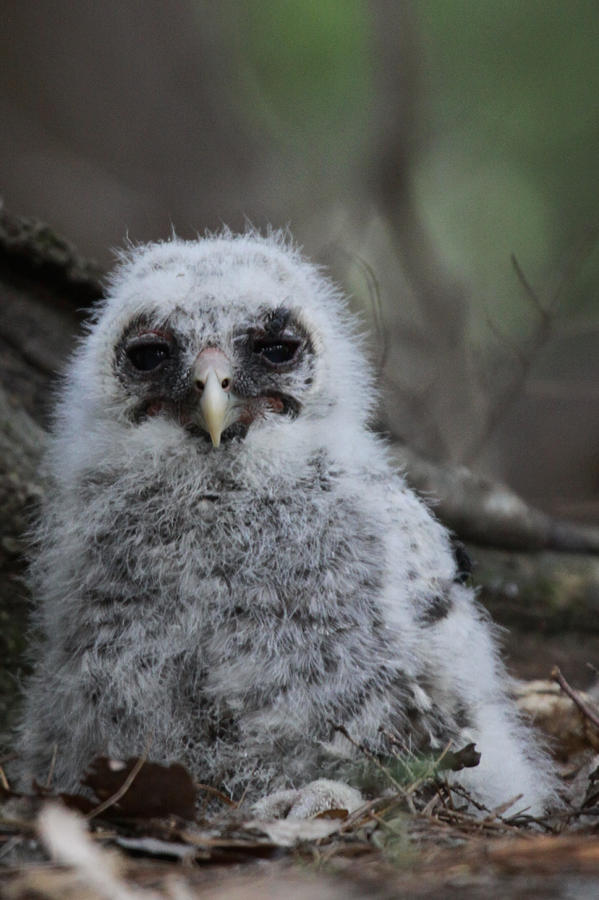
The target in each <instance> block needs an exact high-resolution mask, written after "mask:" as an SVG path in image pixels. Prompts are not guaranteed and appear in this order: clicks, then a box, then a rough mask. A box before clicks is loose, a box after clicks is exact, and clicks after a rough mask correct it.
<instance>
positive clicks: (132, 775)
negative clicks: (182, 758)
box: [85, 735, 153, 819]
mask: <svg viewBox="0 0 599 900" xmlns="http://www.w3.org/2000/svg"><path fill="white" fill-rule="evenodd" d="M152 740H153V735H150V737H149V738H148V740H147V742H146V746H145V749H144V752H143V754H142V755H141V756H140V757H139V759H138V760H137V762H136V763H135V765H134V766H133V768H132V769H131V771H130V772H129V774H128V775H127V777H126V778H125V780H124V781H123V783H122V785H121V786H120V788H119V789H118V791H115V792H114V794H112V796H111V797H107V799H106V800H104V801H103V802H102V803H100V804H99V805H98V806H96V807H95V808H94V809H92V810H91V811H90V812H88V813H87V815H86V817H85V818H86V819H94V818H95V817H96V816H99V815H101V813H103V812H106V810H107V809H109V808H110V807H111V806H114V804H115V803H118V802H119V800H120V799H121V798H122V797H124V796H125V794H126V793H127V791H128V790H129V788H130V787H131V785H132V784H133V782H134V781H135V779H136V778H137V776H138V775H139V773H140V772H141V770H142V767H143V766H144V765H145V763H146V762H147V760H148V753H149V752H150V746H151V744H152Z"/></svg>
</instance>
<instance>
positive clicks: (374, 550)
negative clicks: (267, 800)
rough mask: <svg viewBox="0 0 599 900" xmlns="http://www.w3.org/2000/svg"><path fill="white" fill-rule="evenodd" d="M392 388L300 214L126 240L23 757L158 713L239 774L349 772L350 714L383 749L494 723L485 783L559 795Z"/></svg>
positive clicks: (95, 747) (63, 448)
mask: <svg viewBox="0 0 599 900" xmlns="http://www.w3.org/2000/svg"><path fill="white" fill-rule="evenodd" d="M208 394H210V401H209V402H208V399H207V398H208ZM374 400H375V391H374V387H373V381H372V377H371V373H370V370H369V367H368V365H367V363H366V361H365V358H364V355H363V353H362V350H361V346H360V341H359V340H358V339H357V338H356V336H355V330H354V326H353V322H352V320H351V317H350V316H349V314H348V313H347V311H346V308H345V303H344V300H343V298H342V297H341V296H340V294H339V293H338V291H337V290H336V289H335V288H334V287H333V286H332V285H331V284H330V283H329V281H327V279H326V278H325V277H323V275H322V273H321V272H320V271H318V270H317V269H316V268H315V267H313V266H312V265H310V264H309V263H308V262H306V261H305V260H304V259H303V258H302V257H301V256H300V254H299V253H298V252H297V251H296V250H294V249H293V248H291V247H290V246H289V245H288V244H287V243H286V242H285V241H284V240H283V239H282V238H281V237H280V236H278V235H270V236H268V237H261V236H259V235H256V234H253V233H252V234H247V235H242V236H233V235H231V234H229V233H225V234H222V235H219V236H214V237H210V238H207V239H205V240H200V241H194V242H185V241H181V240H178V239H173V240H171V241H169V242H165V243H158V244H150V245H147V246H141V247H136V248H133V249H132V250H130V251H129V252H128V253H126V254H124V255H123V257H122V259H121V263H120V266H119V267H118V268H117V270H116V272H115V274H114V276H113V278H112V281H111V283H110V287H109V291H108V296H107V298H106V299H105V300H104V301H103V302H102V303H101V305H99V307H98V309H97V311H96V313H95V315H94V318H93V321H92V322H91V324H90V326H89V330H88V333H87V335H86V337H85V339H84V340H83V341H82V343H81V345H80V347H79V349H78V351H77V352H76V354H75V357H74V359H73V360H72V362H71V364H70V367H69V369H68V372H67V374H66V378H65V381H64V388H63V391H62V395H61V398H60V401H59V403H58V407H57V412H56V416H55V422H54V428H53V434H52V439H51V444H50V448H49V450H48V454H47V463H48V467H49V471H50V476H51V480H52V489H51V492H50V496H49V499H48V501H47V503H46V506H45V509H44V512H43V516H42V519H41V522H40V525H39V528H38V534H37V538H38V539H37V555H36V557H35V559H34V562H33V566H32V576H31V577H32V585H33V590H34V592H35V595H36V597H37V598H38V601H39V610H38V619H37V625H38V628H39V631H40V633H41V639H40V641H39V643H38V644H37V645H36V648H35V651H34V656H35V673H34V676H33V678H32V679H31V681H30V683H29V685H28V690H27V693H26V703H25V712H24V717H23V721H22V725H21V730H20V738H19V746H20V750H21V753H22V755H23V759H24V764H23V770H22V777H23V778H24V779H27V778H30V777H31V776H32V775H34V776H37V777H38V778H39V779H40V780H45V778H46V776H47V773H48V771H49V768H50V760H51V757H52V755H53V750H54V747H55V745H56V746H57V753H56V766H55V771H54V779H55V783H56V784H57V785H58V786H60V787H61V788H63V789H72V788H73V787H75V785H76V784H77V781H78V778H79V776H80V774H81V772H82V771H83V770H84V768H85V766H86V764H87V763H88V762H89V761H90V760H91V758H92V757H93V756H95V755H97V754H99V753H108V754H110V755H112V756H117V757H129V756H132V755H135V754H139V753H141V752H142V751H143V750H144V747H145V746H146V744H147V741H148V739H149V738H150V739H151V742H152V744H151V749H150V756H151V758H153V759H157V760H160V759H162V760H164V761H168V760H175V759H177V760H181V761H183V762H184V763H186V764H187V765H188V766H189V767H190V768H191V770H192V771H193V774H194V776H195V777H196V778H197V779H198V780H199V781H202V782H212V783H213V784H214V785H216V786H217V787H219V788H221V789H224V790H227V791H230V792H231V793H232V794H233V796H235V797H239V796H240V795H241V794H242V792H243V791H244V790H245V788H246V786H247V785H248V784H249V793H248V797H249V799H253V800H255V799H257V798H259V797H260V796H262V795H264V794H266V793H269V792H273V791H278V790H282V789H295V790H299V791H300V795H301V789H302V788H303V786H304V785H306V783H308V782H310V781H311V780H312V779H315V778H319V777H320V776H325V777H326V778H330V777H333V778H336V777H345V773H346V771H347V763H348V760H350V759H351V758H352V756H353V755H354V749H353V748H352V747H351V745H350V744H349V743H348V742H347V740H346V739H345V738H344V737H343V736H342V735H341V734H339V733H338V732H336V731H335V730H334V728H333V725H332V723H336V724H340V725H343V726H345V728H346V729H347V731H348V732H349V733H350V735H351V736H352V737H353V738H354V739H355V740H356V741H359V742H360V743H361V744H363V745H365V746H367V747H368V748H369V749H370V750H371V751H372V752H374V753H380V754H387V753H390V752H394V751H395V750H396V749H397V748H398V747H400V748H404V749H405V748H406V747H408V748H410V749H412V750H414V751H415V752H420V751H430V750H432V751H441V750H442V749H443V747H444V746H445V745H446V743H447V741H448V740H450V739H451V740H453V741H454V744H455V746H456V748H459V747H460V746H463V745H465V744H466V743H468V742H470V741H475V742H476V744H477V748H478V750H479V751H480V752H481V754H482V756H481V762H480V765H479V766H478V767H476V768H473V769H468V770H465V771H464V772H462V773H460V776H459V777H460V779H461V781H462V782H463V783H464V784H465V786H466V787H467V788H468V789H470V790H471V791H472V792H473V793H474V794H475V795H476V796H478V797H479V798H480V799H481V800H482V801H484V802H485V803H487V804H490V805H491V806H494V805H497V804H500V803H502V802H504V801H505V800H507V799H509V798H511V797H513V796H514V795H515V794H517V793H522V794H523V795H524V797H523V800H522V801H521V806H522V807H524V806H529V807H530V808H532V809H533V810H534V811H535V812H539V811H540V810H541V809H542V808H543V807H544V805H545V804H546V803H547V802H548V801H549V800H551V798H552V796H553V779H552V776H551V774H550V770H549V765H548V763H547V761H546V759H545V757H544V755H543V754H542V752H541V751H539V750H538V749H537V740H536V737H535V736H533V735H532V733H531V732H529V730H528V729H527V728H526V727H525V726H524V725H523V724H522V723H521V722H520V721H519V719H518V717H517V714H516V712H515V710H514V708H513V706H512V704H511V702H510V701H509V700H508V698H507V696H506V690H507V685H508V679H507V676H506V675H505V672H504V670H503V667H502V665H501V663H500V662H499V660H498V657H497V651H496V647H495V642H494V638H493V634H492V628H491V626H490V624H489V623H488V621H487V618H486V616H485V614H484V613H483V612H482V611H481V609H480V608H479V607H478V605H477V602H476V599H475V597H474V595H473V592H472V590H471V589H469V588H468V587H465V586H464V585H463V584H461V583H460V581H461V579H460V573H459V571H458V568H457V565H456V561H455V558H454V554H453V552H452V546H451V541H450V538H449V535H448V533H447V531H446V530H445V529H444V528H443V527H442V526H441V525H440V524H439V523H438V522H437V521H436V520H435V519H434V517H433V516H432V515H431V513H430V512H429V510H428V509H427V508H426V506H425V505H424V504H423V503H422V501H421V500H420V499H419V498H418V497H416V496H415V494H414V493H413V492H412V491H410V490H409V489H408V488H407V487H406V485H405V483H404V481H403V480H402V478H401V477H400V476H399V475H398V474H396V473H395V472H394V471H393V468H392V466H391V464H390V462H389V459H388V454H387V450H386V447H385V445H384V443H383V442H381V441H380V440H379V439H377V438H376V437H375V436H374V435H373V434H372V433H371V432H370V431H369V430H368V428H367V420H368V418H369V415H370V413H371V411H372V405H373V402H374ZM215 410H216V412H215ZM211 416H212V418H211ZM214 417H216V419H217V420H218V421H217V424H216V425H214V424H213V419H214ZM208 431H210V432H211V435H212V442H211V440H210V439H209V437H208V433H207V432H208ZM219 441H220V446H214V445H213V444H218V443H219ZM320 784H321V785H326V789H325V788H323V789H322V791H321V793H322V792H323V791H324V793H326V791H329V792H330V785H331V782H330V781H326V782H325V781H322V782H320ZM316 793H318V789H317V791H316ZM281 796H282V795H281ZM285 796H286V797H288V796H289V795H285ZM305 796H306V795H305V794H304V795H303V797H304V800H305ZM290 805H292V803H291V801H290V802H289V803H288V804H287V808H288V807H289V806H290ZM304 806H306V803H305V802H304ZM308 807H310V809H313V808H315V807H314V806H313V805H312V806H310V803H308ZM306 808H307V807H306ZM273 809H274V807H273ZM277 811H279V812H280V809H279V808H277Z"/></svg>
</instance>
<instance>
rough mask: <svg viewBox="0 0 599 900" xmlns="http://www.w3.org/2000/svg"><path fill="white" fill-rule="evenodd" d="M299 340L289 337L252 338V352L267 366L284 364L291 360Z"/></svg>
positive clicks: (299, 342) (298, 346)
mask: <svg viewBox="0 0 599 900" xmlns="http://www.w3.org/2000/svg"><path fill="white" fill-rule="evenodd" d="M300 345H301V341H300V340H298V339H297V338H291V337H281V336H278V337H260V338H254V342H253V345H252V353H254V354H256V355H257V356H259V357H260V358H261V359H263V360H264V362H265V363H266V364H267V365H269V366H284V365H286V364H289V363H291V362H293V360H294V359H295V357H296V356H297V351H298V350H299V348H300Z"/></svg>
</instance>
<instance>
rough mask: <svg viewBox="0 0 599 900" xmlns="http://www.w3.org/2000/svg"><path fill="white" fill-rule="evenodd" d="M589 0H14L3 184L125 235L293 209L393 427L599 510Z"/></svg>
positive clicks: (79, 233)
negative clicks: (360, 321) (346, 300)
mask: <svg viewBox="0 0 599 900" xmlns="http://www.w3.org/2000/svg"><path fill="white" fill-rule="evenodd" d="M598 51H599V6H598V5H597V2H596V0H570V2H569V3H567V4H564V3H563V2H562V0H527V2H525V3H522V2H521V0H495V2H490V0H414V2H407V0H371V2H368V0H220V2H218V3H216V2H210V0H171V2H169V3H163V2H158V0H103V2H102V3H98V2H93V0H78V2H77V3H75V4H73V3H71V2H66V0H52V2H50V0H21V2H19V3H18V4H17V3H15V2H8V3H5V4H4V8H3V29H2V33H1V35H0V53H1V58H2V61H3V79H2V85H1V95H0V117H1V121H2V127H1V128H0V171H1V173H2V184H1V185H0V192H1V194H2V197H3V201H4V204H5V206H6V208H7V209H10V210H11V211H12V212H14V213H19V214H22V215H32V216H37V217H39V218H42V219H45V220H46V221H48V222H50V223H51V224H52V226H53V227H54V228H56V229H57V230H58V231H60V232H62V233H63V234H64V235H65V236H66V237H67V238H69V239H70V240H71V241H73V242H74V243H75V244H76V245H77V246H78V247H79V249H80V250H81V251H82V252H83V253H84V254H87V255H89V256H91V257H94V258H96V259H97V260H98V261H99V262H100V263H101V264H102V265H109V264H110V261H111V259H112V256H111V248H112V247H115V246H118V245H120V244H121V243H122V241H123V239H124V238H125V236H126V235H128V236H129V237H130V238H131V239H133V240H148V239H159V238H165V237H168V235H169V234H170V232H171V227H174V228H175V229H176V231H177V233H178V234H179V235H181V236H182V237H193V236H194V235H195V234H196V233H197V232H200V233H201V232H203V231H204V230H205V229H206V228H210V229H215V228H219V227H220V226H221V224H223V223H224V224H227V225H229V226H231V227H232V228H235V229H239V228H243V227H244V225H245V223H246V222H247V221H250V222H251V223H253V224H254V225H256V226H258V227H261V228H262V227H265V226H266V225H267V224H268V223H271V224H272V225H274V226H277V227H281V226H283V227H285V226H289V228H290V229H291V231H292V233H293V234H294V236H295V238H296V239H297V240H298V242H299V243H300V244H302V245H303V246H304V248H305V250H306V252H307V253H308V254H309V255H310V256H312V257H313V258H315V259H316V260H317V261H318V262H320V263H322V264H324V265H326V266H327V267H328V268H329V270H330V271H331V272H332V274H333V276H334V277H335V279H337V281H339V282H340V283H341V284H342V285H343V286H344V287H345V289H346V290H347V291H348V293H349V294H350V295H351V303H352V306H353V307H354V308H355V309H356V310H358V311H360V312H361V313H362V315H363V317H364V324H365V328H367V329H368V331H369V332H370V334H371V351H372V356H373V361H374V363H375V365H376V366H377V371H378V373H379V382H380V387H381V392H382V397H383V403H382V407H381V414H380V419H379V421H378V423H377V424H378V426H379V427H380V428H381V429H383V430H385V431H388V432H390V433H391V434H392V435H393V436H394V437H396V438H397V439H398V440H400V441H403V442H405V443H407V444H409V445H410V446H411V447H413V448H414V449H415V450H417V451H418V452H419V453H421V454H423V455H425V456H427V457H429V458H431V459H432V460H436V461H448V462H451V463H464V464H467V465H468V466H471V467H472V468H473V469H474V470H475V471H478V472H481V473H483V474H487V475H491V476H493V477H498V478H501V479H503V480H505V481H507V482H508V483H509V484H510V485H512V486H513V487H514V488H516V489H517V490H518V491H519V492H521V493H522V494H523V496H524V497H526V498H527V499H528V500H530V501H532V502H533V503H535V504H536V505H537V506H539V507H541V508H542V509H545V510H547V511H548V512H551V513H554V514H559V515H566V516H569V517H571V518H577V519H580V520H586V521H595V522H598V521H599V296H598V288H599V240H598V236H599V230H598V229H597V225H598V224H599V214H598V208H597V207H598V202H597V201H598V199H599V191H598V187H599V184H598V182H599V62H598V56H599V53H598Z"/></svg>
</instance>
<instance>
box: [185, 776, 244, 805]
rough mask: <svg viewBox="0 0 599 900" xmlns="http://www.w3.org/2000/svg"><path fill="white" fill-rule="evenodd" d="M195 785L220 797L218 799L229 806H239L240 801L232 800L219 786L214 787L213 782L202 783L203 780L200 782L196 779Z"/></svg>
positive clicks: (200, 789)
mask: <svg viewBox="0 0 599 900" xmlns="http://www.w3.org/2000/svg"><path fill="white" fill-rule="evenodd" d="M194 786H195V787H196V788H197V789H198V790H199V791H206V793H207V794H212V795H213V796H214V797H218V799H219V800H222V801H223V803H226V804H227V806H233V807H235V808H237V806H239V804H238V803H235V801H234V800H231V798H230V797H227V795H226V794H224V793H223V792H222V791H219V790H218V788H215V787H212V785H211V784H202V782H200V781H194ZM246 793H247V788H246ZM240 802H241V801H240Z"/></svg>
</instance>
